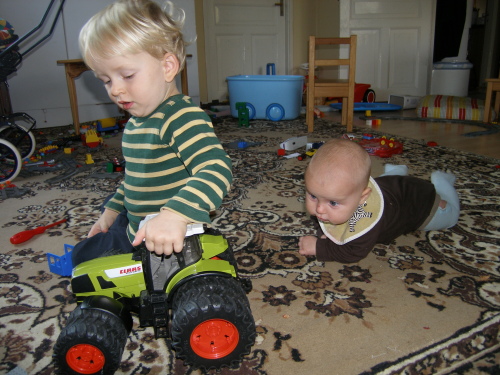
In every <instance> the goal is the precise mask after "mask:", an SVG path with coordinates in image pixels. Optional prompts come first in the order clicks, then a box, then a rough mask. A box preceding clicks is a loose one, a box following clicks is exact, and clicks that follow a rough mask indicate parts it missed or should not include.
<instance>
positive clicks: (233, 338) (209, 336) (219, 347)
mask: <svg viewBox="0 0 500 375" xmlns="http://www.w3.org/2000/svg"><path fill="white" fill-rule="evenodd" d="M239 340H240V335H239V333H238V329H237V328H236V327H235V326H234V324H232V323H230V322H228V321H227V320H223V319H210V320H207V321H205V322H203V323H200V324H198V326H197V327H196V328H195V329H194V330H193V333H192V334H191V339H190V344H191V348H192V349H193V351H194V352H195V353H196V354H197V355H199V356H200V357H202V358H207V359H217V358H222V357H225V356H226V355H228V354H230V353H231V352H232V351H233V350H234V349H235V348H236V346H238V342H239Z"/></svg>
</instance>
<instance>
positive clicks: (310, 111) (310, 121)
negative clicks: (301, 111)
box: [306, 88, 314, 133]
mask: <svg viewBox="0 0 500 375" xmlns="http://www.w3.org/2000/svg"><path fill="white" fill-rule="evenodd" d="M306 124H307V132H308V133H312V132H313V131H314V95H313V94H312V93H310V91H309V88H308V89H307V97H306Z"/></svg>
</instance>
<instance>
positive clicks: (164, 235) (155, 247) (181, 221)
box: [132, 210, 188, 255]
mask: <svg viewBox="0 0 500 375" xmlns="http://www.w3.org/2000/svg"><path fill="white" fill-rule="evenodd" d="M187 224H188V221H187V219H186V218H184V217H183V216H181V215H178V214H176V213H174V212H172V211H168V210H162V211H161V212H160V213H159V214H158V216H156V217H154V218H153V219H151V220H149V221H147V222H146V223H145V224H144V226H143V227H142V228H141V229H139V230H138V231H137V234H136V235H135V238H134V242H132V246H137V245H139V244H140V243H141V242H142V241H143V240H144V239H145V240H146V241H145V245H146V247H147V248H148V250H149V251H151V252H155V253H156V254H157V255H163V254H165V255H170V254H172V252H174V251H175V252H176V253H180V252H181V251H182V249H183V247H184V237H186V230H187Z"/></svg>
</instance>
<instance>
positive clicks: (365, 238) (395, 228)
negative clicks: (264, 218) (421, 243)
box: [316, 176, 440, 263]
mask: <svg viewBox="0 0 500 375" xmlns="http://www.w3.org/2000/svg"><path fill="white" fill-rule="evenodd" d="M375 182H376V183H377V185H378V186H379V187H380V190H381V192H382V195H383V199H384V205H383V213H382V216H381V217H380V220H379V221H378V222H377V223H376V224H375V225H374V226H373V228H372V229H371V230H370V231H368V232H367V233H365V234H364V235H362V236H360V237H358V238H356V239H354V240H352V241H350V242H347V243H346V244H344V245H337V244H335V243H334V242H333V241H331V240H330V239H328V238H326V239H322V238H320V236H321V235H322V234H323V233H322V231H321V230H320V231H319V233H318V241H317V243H316V258H317V259H318V260H319V261H335V262H340V263H353V262H357V261H359V260H361V259H363V258H365V257H366V256H367V255H368V254H369V253H370V251H371V250H372V249H373V247H374V246H375V244H377V243H383V244H387V243H390V242H391V241H393V240H394V239H396V238H397V237H399V236H401V235H403V234H406V233H409V232H412V231H414V230H417V229H420V228H421V227H422V226H423V225H424V224H426V223H427V222H428V219H429V218H431V217H432V216H433V215H434V213H435V212H436V209H437V207H438V204H439V200H440V198H439V195H437V194H436V190H435V188H434V185H433V184H432V183H431V182H429V181H425V180H422V179H419V178H416V177H411V176H384V177H378V178H376V179H375ZM373 215H374V216H376V213H374V214H373Z"/></svg>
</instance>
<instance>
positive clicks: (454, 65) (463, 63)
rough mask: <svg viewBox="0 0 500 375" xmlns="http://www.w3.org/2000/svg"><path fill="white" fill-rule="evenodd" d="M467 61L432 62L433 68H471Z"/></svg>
mask: <svg viewBox="0 0 500 375" xmlns="http://www.w3.org/2000/svg"><path fill="white" fill-rule="evenodd" d="M472 66H473V65H472V63H470V62H469V61H439V62H437V63H434V66H433V67H434V69H472Z"/></svg>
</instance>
